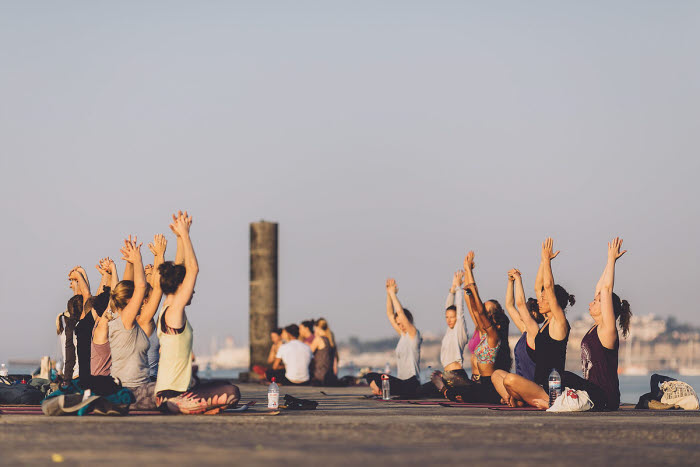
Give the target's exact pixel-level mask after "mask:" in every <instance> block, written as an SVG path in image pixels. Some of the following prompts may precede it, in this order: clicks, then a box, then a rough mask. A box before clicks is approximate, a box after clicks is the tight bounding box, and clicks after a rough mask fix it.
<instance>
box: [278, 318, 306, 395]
mask: <svg viewBox="0 0 700 467" xmlns="http://www.w3.org/2000/svg"><path fill="white" fill-rule="evenodd" d="M282 339H284V340H285V343H284V344H282V345H281V346H280V348H279V350H277V354H276V355H275V361H274V363H273V364H272V370H268V371H267V379H268V380H270V381H272V378H275V381H276V382H277V383H281V384H296V385H302V384H309V380H310V376H309V365H310V364H311V359H312V358H313V357H314V354H313V353H312V352H311V347H309V346H308V345H306V344H304V343H303V342H301V341H300V340H299V326H297V325H296V324H290V325H289V326H287V327H286V328H284V331H282Z"/></svg>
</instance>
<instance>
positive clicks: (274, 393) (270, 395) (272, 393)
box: [267, 378, 280, 410]
mask: <svg viewBox="0 0 700 467" xmlns="http://www.w3.org/2000/svg"><path fill="white" fill-rule="evenodd" d="M275 379H276V378H272V382H271V383H270V385H269V386H268V387H267V408H268V409H272V410H277V409H278V408H279V406H280V387H279V386H277V383H275Z"/></svg>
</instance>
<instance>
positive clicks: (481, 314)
mask: <svg viewBox="0 0 700 467" xmlns="http://www.w3.org/2000/svg"><path fill="white" fill-rule="evenodd" d="M464 274H465V277H466V279H465V282H466V284H465V285H464V287H465V288H468V289H469V290H470V291H471V297H472V300H473V305H474V315H475V317H476V319H477V321H478V322H479V326H480V327H481V329H482V330H483V331H485V332H486V335H487V336H488V341H489V346H491V347H496V345H498V342H499V340H500V338H499V337H498V332H497V331H496V328H494V327H493V325H492V324H491V321H490V320H489V319H488V317H487V316H486V312H485V310H484V303H483V302H482V301H481V297H479V289H478V287H477V286H476V281H475V279H474V252H473V251H470V252H469V253H467V256H466V258H464Z"/></svg>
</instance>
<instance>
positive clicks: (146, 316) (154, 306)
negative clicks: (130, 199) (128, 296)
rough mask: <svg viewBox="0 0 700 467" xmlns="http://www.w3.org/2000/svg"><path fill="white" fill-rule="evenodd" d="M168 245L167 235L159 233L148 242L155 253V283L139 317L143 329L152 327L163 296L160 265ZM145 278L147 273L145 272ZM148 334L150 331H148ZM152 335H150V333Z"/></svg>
mask: <svg viewBox="0 0 700 467" xmlns="http://www.w3.org/2000/svg"><path fill="white" fill-rule="evenodd" d="M167 246H168V241H167V240H166V239H165V235H163V234H157V235H155V236H154V237H153V243H149V244H148V248H149V250H151V253H153V284H152V285H151V287H152V289H151V295H150V296H149V297H148V302H147V303H146V304H145V305H143V308H142V309H141V314H140V315H139V317H138V322H139V326H141V328H142V329H143V330H146V329H150V330H151V333H152V332H153V330H152V329H151V328H150V324H151V320H152V319H153V316H155V314H156V312H157V311H158V306H159V305H160V299H161V298H162V297H163V290H162V289H161V288H160V272H159V271H158V266H160V265H161V264H163V263H164V262H165V249H166V248H167ZM144 278H145V273H144ZM147 334H148V333H147ZM149 337H150V335H149Z"/></svg>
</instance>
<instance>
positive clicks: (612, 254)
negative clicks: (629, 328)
mask: <svg viewBox="0 0 700 467" xmlns="http://www.w3.org/2000/svg"><path fill="white" fill-rule="evenodd" d="M621 248H622V239H621V238H620V237H617V238H615V239H613V241H612V242H610V243H608V262H607V264H606V266H605V270H604V271H603V277H601V279H600V282H599V285H600V314H601V320H602V322H601V324H600V325H599V326H598V337H599V338H600V343H601V344H603V346H604V347H606V348H608V349H612V348H614V347H615V343H616V342H617V339H618V336H617V325H616V324H615V321H616V319H615V310H614V308H613V299H612V294H613V286H614V285H615V263H616V262H617V260H618V259H619V258H620V257H621V256H622V255H624V254H625V253H626V252H627V250H623V251H622V252H620V249H621Z"/></svg>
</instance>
